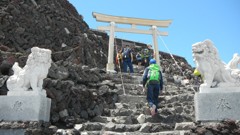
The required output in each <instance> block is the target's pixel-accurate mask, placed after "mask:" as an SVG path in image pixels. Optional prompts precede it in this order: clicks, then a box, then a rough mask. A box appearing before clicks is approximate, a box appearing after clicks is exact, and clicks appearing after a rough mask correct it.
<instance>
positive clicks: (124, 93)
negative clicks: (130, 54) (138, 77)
mask: <svg viewBox="0 0 240 135" xmlns="http://www.w3.org/2000/svg"><path fill="white" fill-rule="evenodd" d="M115 48H116V52H117V60H118V68H119V71H120V76H121V82H122V89H123V95H126V92H125V87H124V83H123V77H122V70H121V66H120V64H121V63H120V60H119V58H118V49H117V45H116V47H115Z"/></svg>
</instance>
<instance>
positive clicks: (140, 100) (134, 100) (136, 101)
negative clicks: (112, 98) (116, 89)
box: [118, 94, 194, 109]
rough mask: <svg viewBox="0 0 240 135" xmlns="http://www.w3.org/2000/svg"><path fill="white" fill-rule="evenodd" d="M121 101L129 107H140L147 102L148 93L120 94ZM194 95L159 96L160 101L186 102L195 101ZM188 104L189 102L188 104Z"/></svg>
mask: <svg viewBox="0 0 240 135" xmlns="http://www.w3.org/2000/svg"><path fill="white" fill-rule="evenodd" d="M118 97H119V102H121V103H126V104H128V105H129V108H131V109H133V108H136V107H137V108H138V106H139V105H140V106H143V105H145V104H146V103H147V100H146V95H145V96H143V95H119V96H118ZM193 98H194V95H193V94H179V95H174V96H164V95H163V96H159V102H160V103H164V104H166V103H184V104H186V103H185V102H189V103H192V102H193ZM186 105H187V104H186Z"/></svg>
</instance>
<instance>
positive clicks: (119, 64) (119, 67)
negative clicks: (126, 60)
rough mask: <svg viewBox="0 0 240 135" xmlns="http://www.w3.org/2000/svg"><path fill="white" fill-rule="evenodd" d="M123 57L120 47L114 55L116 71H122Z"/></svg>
mask: <svg viewBox="0 0 240 135" xmlns="http://www.w3.org/2000/svg"><path fill="white" fill-rule="evenodd" d="M122 65H123V59H122V49H120V50H118V52H117V56H116V69H117V71H120V72H121V71H122Z"/></svg>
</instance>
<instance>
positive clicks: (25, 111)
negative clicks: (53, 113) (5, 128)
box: [0, 91, 51, 122]
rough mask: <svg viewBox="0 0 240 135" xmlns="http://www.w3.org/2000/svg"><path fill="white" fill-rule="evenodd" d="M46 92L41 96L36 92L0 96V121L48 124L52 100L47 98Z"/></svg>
mask: <svg viewBox="0 0 240 135" xmlns="http://www.w3.org/2000/svg"><path fill="white" fill-rule="evenodd" d="M44 92H45V91H42V92H41V94H40V93H36V92H34V91H26V92H16V93H15V92H10V93H8V96H0V101H1V102H0V108H1V109H0V119H1V120H5V121H18V120H22V121H39V120H43V121H46V122H48V121H49V118H50V107H51V99H49V98H47V97H46V94H45V93H44ZM20 94H21V95H20ZM44 94H45V95H44Z"/></svg>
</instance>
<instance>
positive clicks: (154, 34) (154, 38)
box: [152, 26, 161, 66]
mask: <svg viewBox="0 0 240 135" xmlns="http://www.w3.org/2000/svg"><path fill="white" fill-rule="evenodd" d="M152 32H153V33H152V34H153V35H152V37H153V44H154V55H155V59H156V61H157V64H158V65H159V66H161V65H160V60H159V51H158V30H157V26H152Z"/></svg>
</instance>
